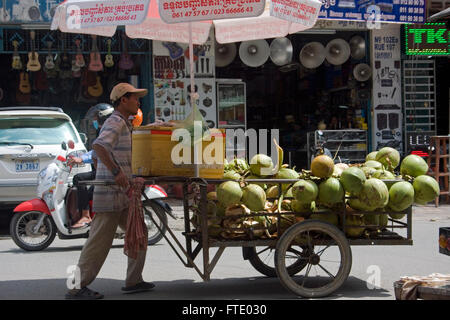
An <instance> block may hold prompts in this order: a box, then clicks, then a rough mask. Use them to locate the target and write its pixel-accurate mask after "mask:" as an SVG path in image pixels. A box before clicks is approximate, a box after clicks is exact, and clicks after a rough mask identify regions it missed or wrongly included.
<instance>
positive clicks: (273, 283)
mask: <svg viewBox="0 0 450 320" xmlns="http://www.w3.org/2000/svg"><path fill="white" fill-rule="evenodd" d="M170 203H171V205H172V207H173V208H174V209H175V213H176V215H177V216H178V217H182V215H183V214H182V210H181V209H182V207H181V202H180V201H175V200H170ZM169 224H170V226H171V228H172V230H174V232H175V234H176V235H177V237H178V239H180V240H181V243H182V244H184V241H183V240H184V238H183V237H182V235H181V230H183V227H184V222H183V219H177V220H175V221H174V220H172V219H171V218H169ZM439 227H450V206H448V205H441V206H439V207H438V208H435V207H434V206H432V205H428V206H415V207H414V208H413V241H414V245H413V246H371V247H368V246H352V256H353V264H352V270H351V272H350V276H349V278H348V279H347V281H346V282H345V283H344V285H343V286H342V287H341V288H340V289H339V290H338V291H336V292H335V293H334V294H332V295H331V296H329V297H326V298H323V299H324V300H344V299H350V300H356V299H357V300H361V299H362V300H394V299H395V296H394V291H393V282H394V281H396V280H399V278H400V277H401V276H406V275H409V276H412V275H422V276H425V275H429V274H431V273H449V263H450V257H448V256H445V255H442V254H439V252H438V236H439V235H438V229H439ZM0 239H1V240H0V257H1V258H0V270H1V272H0V300H9V299H20V300H28V299H32V300H34V299H44V300H53V299H56V300H57V299H64V294H65V293H66V291H67V287H66V281H67V278H68V276H69V275H70V272H69V273H68V268H69V269H70V267H71V266H72V265H75V264H76V263H77V261H78V257H79V254H80V250H81V248H82V246H83V244H84V242H85V240H84V239H78V240H59V239H58V238H56V239H55V241H54V243H53V244H51V246H50V247H49V248H47V249H46V250H44V251H41V252H25V251H23V250H21V249H19V248H18V247H17V246H16V245H15V244H14V242H13V241H12V240H11V239H10V238H9V237H8V236H7V235H3V236H2V237H1V238H0ZM215 251H216V249H211V251H210V257H213V255H214V253H215ZM195 262H196V264H197V265H198V266H199V268H200V270H203V268H202V256H201V254H199V256H198V257H197V259H196V260H195ZM125 271H126V257H125V256H124V255H123V240H114V244H113V247H112V249H111V251H110V253H109V256H108V258H107V260H106V262H105V264H104V266H103V268H102V270H101V271H100V274H99V275H98V277H97V279H96V280H95V281H94V282H93V283H92V284H91V285H90V287H91V288H93V289H95V290H96V291H99V292H101V293H103V294H104V295H105V299H112V300H117V299H120V300H130V299H132V300H141V299H142V300H160V299H169V300H211V299H212V300H215V299H220V300H230V299H251V300H266V299H269V300H271V299H277V300H279V299H282V300H285V299H286V300H291V299H300V298H298V297H296V296H294V295H292V294H291V293H289V292H288V291H287V290H286V289H284V287H283V286H282V285H281V283H280V282H279V280H278V279H277V278H267V277H265V276H262V275H261V274H259V273H258V272H257V271H256V270H255V269H254V268H253V267H252V266H251V265H250V264H249V262H248V261H245V260H243V258H242V249H241V248H227V249H225V251H224V253H223V255H222V256H221V258H220V259H219V261H218V263H217V265H216V267H215V269H214V270H213V272H212V275H211V281H209V282H203V281H202V279H201V277H200V276H199V275H198V274H197V273H196V271H195V270H194V269H192V268H187V267H185V266H184V265H183V263H182V262H181V261H180V260H179V259H178V257H177V256H176V255H175V253H174V252H173V251H172V249H171V248H170V246H169V245H168V243H167V242H166V240H162V241H161V242H160V243H158V244H157V245H155V246H151V247H149V250H148V254H147V262H146V266H145V269H144V279H145V280H146V281H152V282H154V283H155V284H156V288H155V289H154V290H153V291H151V292H146V293H140V294H134V295H125V294H123V293H122V292H121V290H120V288H121V287H122V286H123V285H124V281H123V280H124V278H125ZM374 276H376V278H374ZM374 279H378V282H375V283H376V284H377V285H378V286H377V287H375V288H373V286H371V285H370V284H371V283H374V282H373V281H374Z"/></svg>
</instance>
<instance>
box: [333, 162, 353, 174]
mask: <svg viewBox="0 0 450 320" xmlns="http://www.w3.org/2000/svg"><path fill="white" fill-rule="evenodd" d="M348 168H349V166H348V164H346V163H336V164H335V165H334V170H333V176H336V177H340V176H341V175H342V172H343V171H344V170H346V169H348Z"/></svg>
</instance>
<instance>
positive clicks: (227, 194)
mask: <svg viewBox="0 0 450 320" xmlns="http://www.w3.org/2000/svg"><path fill="white" fill-rule="evenodd" d="M241 198H242V189H241V186H240V185H239V183H238V182H236V181H226V182H222V183H221V184H220V185H219V186H218V187H217V200H218V201H219V202H220V203H221V204H222V205H223V206H225V207H228V206H231V205H234V204H238V203H240V201H241Z"/></svg>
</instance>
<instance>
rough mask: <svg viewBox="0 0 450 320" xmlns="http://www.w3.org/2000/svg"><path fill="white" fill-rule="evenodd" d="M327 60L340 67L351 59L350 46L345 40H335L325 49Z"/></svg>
mask: <svg viewBox="0 0 450 320" xmlns="http://www.w3.org/2000/svg"><path fill="white" fill-rule="evenodd" d="M325 52H326V53H325V58H326V59H327V61H328V62H329V63H331V64H333V65H335V66H339V65H341V64H343V63H344V62H345V61H347V60H348V58H349V57H350V45H349V44H348V43H347V41H345V40H344V39H333V40H331V41H330V42H328V43H327V46H326V47H325Z"/></svg>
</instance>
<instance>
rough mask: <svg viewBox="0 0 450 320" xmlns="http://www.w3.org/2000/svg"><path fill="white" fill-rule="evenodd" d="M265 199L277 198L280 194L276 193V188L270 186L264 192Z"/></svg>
mask: <svg viewBox="0 0 450 320" xmlns="http://www.w3.org/2000/svg"><path fill="white" fill-rule="evenodd" d="M266 196H267V198H279V197H280V196H281V194H280V193H279V192H278V186H271V187H269V188H267V190H266Z"/></svg>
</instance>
